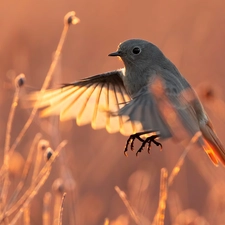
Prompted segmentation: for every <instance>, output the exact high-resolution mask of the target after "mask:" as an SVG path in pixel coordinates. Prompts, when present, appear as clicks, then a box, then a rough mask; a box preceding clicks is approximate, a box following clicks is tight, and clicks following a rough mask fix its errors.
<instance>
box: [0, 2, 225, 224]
mask: <svg viewBox="0 0 225 225" xmlns="http://www.w3.org/2000/svg"><path fill="white" fill-rule="evenodd" d="M72 10H75V11H76V15H77V16H78V17H79V18H80V20H81V22H80V23H79V24H78V25H76V26H71V27H70V30H69V33H68V36H67V39H66V42H65V45H64V48H63V51H62V55H61V59H60V63H59V65H58V66H57V70H56V72H55V74H54V79H53V82H52V86H58V85H59V84H61V83H66V82H71V81H74V80H77V79H79V78H83V77H86V76H90V75H94V74H97V73H101V72H104V71H109V70H114V69H116V68H119V67H122V63H121V62H120V61H119V60H116V59H112V58H109V57H107V55H108V53H110V52H113V51H115V50H116V48H117V46H118V44H119V43H120V42H122V41H124V40H126V39H130V38H141V39H146V40H149V41H150V42H153V43H154V44H156V45H157V46H158V47H159V48H160V49H161V50H162V51H163V52H164V53H165V55H166V56H167V57H168V58H169V59H171V61H172V62H173V63H174V64H175V65H176V66H177V68H178V69H179V70H180V72H181V73H182V74H183V75H184V76H185V77H186V78H187V79H188V81H189V82H190V83H191V84H192V85H193V86H194V87H198V86H199V85H200V84H202V83H205V82H206V83H207V84H209V87H210V88H212V89H213V90H215V91H216V93H217V94H218V95H217V96H216V97H217V98H219V99H221V100H223V99H224V93H225V92H224V87H223V86H224V84H225V81H224V75H225V64H224V59H225V44H224V43H225V29H224V27H225V2H224V1H223V0H214V1H205V0H189V1H179V0H170V1H167V0H158V1H153V0H142V1H133V0H130V1H128V0H120V1H119V0H108V1H103V0H95V1H91V0H77V1H72V0H64V1H62V0H57V1H53V0H45V1H37V0H21V1H1V2H0V27H1V35H0V109H1V110H0V127H1V129H0V151H1V162H2V159H3V146H4V142H5V131H6V121H7V119H8V114H9V109H10V105H11V102H12V97H13V93H14V88H13V85H12V77H13V76H14V75H18V74H19V73H24V74H25V75H26V87H25V91H29V90H30V89H32V90H38V89H40V88H41V85H42V83H43V81H44V78H45V76H46V74H47V71H48V69H49V66H50V63H51V61H52V54H53V52H54V51H55V49H56V46H57V43H58V41H59V37H60V34H61V31H62V29H63V17H64V15H65V14H66V13H67V12H69V11H72ZM207 112H208V113H209V115H210V117H211V119H212V121H213V123H214V127H215V128H216V130H217V133H218V136H219V137H220V138H221V141H222V142H223V143H225V139H224V130H225V128H224V121H225V120H224V118H221V117H220V116H218V115H217V114H216V113H217V108H211V109H209V108H208V107H207ZM220 115H223V114H220ZM224 115H225V114H224ZM28 116H29V110H27V109H25V108H23V107H22V105H19V107H18V110H17V112H16V115H15V120H14V123H13V130H12V142H13V141H14V140H15V138H16V136H17V135H18V133H19V131H20V130H21V128H22V127H23V125H24V123H25V122H26V119H27V118H28ZM49 123H50V124H53V126H49ZM37 132H41V133H42V134H43V137H44V138H45V139H47V140H49V141H50V142H51V146H52V147H53V148H55V147H56V146H57V144H58V143H59V142H60V141H61V140H63V139H67V140H68V142H69V143H68V145H67V146H66V148H65V149H64V150H63V151H64V152H63V154H61V156H60V158H59V159H58V160H57V161H56V162H55V163H54V168H53V172H52V174H51V175H50V178H49V179H48V181H47V182H46V184H45V185H44V187H42V189H41V191H40V193H39V194H38V195H37V196H36V197H35V198H34V200H33V201H32V204H31V224H41V221H40V218H41V214H42V202H43V200H42V199H43V195H44V193H45V192H52V193H53V191H52V189H51V185H52V183H53V181H54V180H55V179H56V178H58V177H61V178H62V179H63V183H64V185H65V190H66V191H67V192H68V196H67V197H66V199H65V208H64V212H63V213H64V214H63V222H64V223H63V224H82V225H86V224H92V225H96V224H103V223H104V219H105V218H109V221H110V223H111V224H135V223H134V222H133V220H132V219H131V218H130V216H129V214H128V212H127V209H126V207H125V206H124V204H123V202H122V201H121V199H120V198H119V196H118V194H117V193H116V191H115V190H114V187H115V186H116V185H117V186H119V187H120V188H121V189H122V190H124V191H125V193H126V194H127V197H128V199H129V200H130V203H131V205H132V206H133V207H134V208H135V210H136V211H137V213H138V215H140V217H141V218H142V220H143V221H145V222H143V224H145V223H146V224H149V221H152V220H153V217H154V215H155V212H156V210H157V205H158V195H159V181H160V169H161V168H162V167H166V168H167V169H168V171H169V173H170V172H171V170H172V169H173V167H174V166H175V164H176V162H177V160H178V158H179V156H180V155H181V153H182V151H183V149H182V148H181V147H180V146H179V145H177V144H174V143H173V142H172V141H171V140H166V141H164V142H163V151H162V152H160V151H159V149H158V148H157V147H155V146H154V147H153V148H152V151H151V154H150V155H148V154H147V151H143V152H142V153H141V154H139V156H138V157H136V156H135V153H134V152H128V154H129V157H128V158H126V157H124V155H123V149H124V145H125V142H126V140H127V138H126V137H123V136H122V135H120V134H118V133H117V134H111V135H109V134H108V133H107V132H106V131H105V130H98V131H94V130H92V129H91V127H90V125H87V126H83V127H78V126H77V125H76V124H75V121H68V122H64V123H59V124H57V118H50V119H44V120H40V119H38V118H36V119H35V121H34V123H33V125H32V126H31V128H30V129H29V131H28V133H27V134H26V135H25V137H24V138H23V141H22V142H21V143H20V145H19V146H18V148H17V149H16V150H17V152H19V153H21V154H22V156H23V157H24V158H25V157H26V155H27V152H28V151H29V148H30V145H31V142H32V140H33V138H34V136H35V134H36V133H37ZM138 146H139V145H138V142H136V145H135V147H136V149H137V148H138ZM68 177H69V178H68ZM13 179H15V181H12V184H14V185H15V184H16V178H13ZM18 179H19V178H18ZM18 179H17V181H18ZM68 179H69V181H68V182H72V183H73V184H74V185H75V187H74V189H73V190H72V191H71V190H67V188H68V187H67V186H66V184H67V183H68V182H67V180H68ZM71 180H72V181H71ZM13 182H14V183H13ZM224 182H225V168H223V167H222V166H220V167H218V168H217V167H215V166H214V165H212V163H211V162H210V160H209V159H208V158H207V155H206V154H205V153H204V152H203V151H201V150H200V149H192V150H191V151H190V152H189V154H188V157H187V158H186V159H185V162H184V165H183V167H182V169H181V171H180V173H179V175H178V177H177V178H176V179H175V181H174V184H173V185H172V187H171V188H170V189H169V193H168V206H167V210H166V218H165V224H188V222H187V221H186V220H184V219H183V220H182V219H179V218H180V217H182V218H184V217H185V216H184V214H185V213H186V214H188V213H189V214H190V213H192V214H191V215H192V216H193V215H194V216H193V217H194V218H195V219H196V218H198V219H199V218H200V219H202V221H203V220H204V223H203V222H202V224H223V223H224V218H225V214H224V212H225V198H224ZM12 189H13V186H12ZM52 207H53V206H52ZM190 209H191V210H190ZM188 210H189V211H188ZM32 212H33V213H32ZM182 213H183V214H182ZM195 213H196V214H195ZM186 214H185V215H186ZM189 214H188V216H187V217H188V218H191V216H190V215H189ZM121 216H122V217H121ZM200 216H201V217H200ZM202 217H204V219H203V218H202ZM200 219H199V220H197V219H196V221H200ZM196 221H195V222H193V224H200V223H199V222H196ZM206 221H208V222H206ZM18 224H19V223H18ZM21 224H22V222H21Z"/></svg>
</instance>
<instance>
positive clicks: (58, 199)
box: [53, 192, 62, 225]
mask: <svg viewBox="0 0 225 225" xmlns="http://www.w3.org/2000/svg"><path fill="white" fill-rule="evenodd" d="M61 199H62V194H61V193H59V192H57V193H56V194H55V199H54V211H53V224H54V225H57V224H58V223H59V214H60V204H61Z"/></svg>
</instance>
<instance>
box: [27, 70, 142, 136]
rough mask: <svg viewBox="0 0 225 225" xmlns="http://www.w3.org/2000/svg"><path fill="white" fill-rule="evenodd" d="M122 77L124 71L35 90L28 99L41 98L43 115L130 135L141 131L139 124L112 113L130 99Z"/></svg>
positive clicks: (40, 106)
mask: <svg viewBox="0 0 225 225" xmlns="http://www.w3.org/2000/svg"><path fill="white" fill-rule="evenodd" d="M122 76H123V73H122V70H115V71H110V72H107V73H103V74H98V75H95V76H91V77H88V78H84V79H82V80H80V81H77V82H74V83H69V84H65V85H63V86H62V87H61V88H59V89H50V90H47V91H45V92H44V93H43V94H40V92H35V93H33V94H31V95H30V96H29V97H28V100H29V101H30V103H31V104H35V102H36V101H37V100H38V101H39V103H38V107H39V108H41V111H40V115H41V116H42V117H47V116H50V115H59V116H60V120H62V121H63V120H68V119H72V118H75V119H76V122H77V124H78V125H79V126H81V125H85V124H88V123H91V126H92V128H94V129H100V128H104V127H106V129H107V131H108V132H109V133H114V132H118V131H120V132H121V133H122V134H124V135H130V134H132V133H135V132H138V131H140V130H142V128H141V125H140V123H138V122H132V121H128V118H127V117H126V116H115V115H112V113H110V112H116V111H118V110H119V109H120V108H121V107H123V106H124V105H125V104H126V102H128V101H130V97H129V95H128V93H127V91H126V89H125V87H124V84H123V79H122Z"/></svg>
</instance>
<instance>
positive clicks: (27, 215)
mask: <svg viewBox="0 0 225 225" xmlns="http://www.w3.org/2000/svg"><path fill="white" fill-rule="evenodd" d="M23 224H24V225H30V206H29V205H28V206H27V207H26V208H25V209H24V212H23Z"/></svg>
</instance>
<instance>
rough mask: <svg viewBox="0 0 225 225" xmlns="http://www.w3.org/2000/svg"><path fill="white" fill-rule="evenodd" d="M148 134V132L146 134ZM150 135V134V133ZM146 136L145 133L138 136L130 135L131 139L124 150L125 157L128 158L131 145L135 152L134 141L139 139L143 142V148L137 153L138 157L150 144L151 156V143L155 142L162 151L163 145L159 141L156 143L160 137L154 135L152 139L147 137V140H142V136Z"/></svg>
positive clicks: (137, 134)
mask: <svg viewBox="0 0 225 225" xmlns="http://www.w3.org/2000/svg"><path fill="white" fill-rule="evenodd" d="M146 133H147V132H146ZM148 133H150V132H148ZM143 134H145V133H144V132H140V133H136V134H132V135H130V137H129V138H128V139H127V143H126V146H125V149H124V155H125V156H128V154H127V151H128V146H129V144H130V148H131V150H132V151H133V150H134V140H135V139H138V140H139V141H141V142H142V144H141V147H140V148H139V149H138V151H137V152H136V156H138V154H139V153H140V152H142V150H143V148H144V147H145V145H146V144H148V153H149V154H150V150H151V143H152V142H153V143H154V144H155V145H156V146H160V150H162V144H161V143H160V142H158V141H156V140H155V139H156V138H158V137H159V135H152V136H150V137H147V138H146V139H145V140H144V139H142V138H141V137H140V136H141V135H143Z"/></svg>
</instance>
